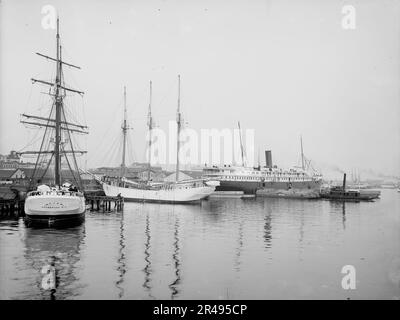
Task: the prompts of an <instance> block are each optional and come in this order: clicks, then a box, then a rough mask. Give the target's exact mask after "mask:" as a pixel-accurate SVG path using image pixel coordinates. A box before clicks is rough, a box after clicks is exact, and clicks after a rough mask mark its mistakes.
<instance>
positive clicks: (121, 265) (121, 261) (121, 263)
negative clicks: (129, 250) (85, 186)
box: [116, 212, 126, 299]
mask: <svg viewBox="0 0 400 320" xmlns="http://www.w3.org/2000/svg"><path fill="white" fill-rule="evenodd" d="M119 231H120V232H119V256H118V267H117V271H118V273H119V274H118V280H117V282H116V287H117V288H118V290H119V294H118V297H119V298H120V299H121V298H122V297H123V296H124V288H123V286H122V284H123V282H124V275H125V273H126V256H125V246H126V245H125V235H124V231H125V224H124V213H123V212H122V213H121V219H120V227H119Z"/></svg>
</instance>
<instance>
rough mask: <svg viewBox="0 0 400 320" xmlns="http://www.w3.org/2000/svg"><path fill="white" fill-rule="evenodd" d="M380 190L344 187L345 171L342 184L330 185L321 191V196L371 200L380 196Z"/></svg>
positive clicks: (349, 199) (350, 199)
mask: <svg viewBox="0 0 400 320" xmlns="http://www.w3.org/2000/svg"><path fill="white" fill-rule="evenodd" d="M380 194H381V193H380V191H375V190H350V189H346V173H345V174H344V175H343V186H332V187H330V188H329V189H328V190H325V191H321V197H322V198H326V199H330V200H340V201H362V200H363V201H372V200H375V199H378V198H379V197H380Z"/></svg>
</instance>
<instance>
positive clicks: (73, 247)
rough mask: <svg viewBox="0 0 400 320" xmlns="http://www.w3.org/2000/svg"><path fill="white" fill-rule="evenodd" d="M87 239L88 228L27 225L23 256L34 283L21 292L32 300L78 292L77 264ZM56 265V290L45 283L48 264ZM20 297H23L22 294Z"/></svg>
mask: <svg viewBox="0 0 400 320" xmlns="http://www.w3.org/2000/svg"><path fill="white" fill-rule="evenodd" d="M84 238H85V227H84V225H80V226H77V227H73V228H66V229H40V228H39V229H37V228H25V234H24V244H25V251H24V258H25V261H26V264H27V265H28V267H30V268H28V272H29V276H31V277H33V278H31V279H30V280H31V281H32V282H33V283H31V285H30V286H28V287H27V288H26V291H24V292H22V293H21V296H26V297H29V298H30V299H32V298H34V297H37V298H41V299H65V298H71V297H73V296H75V295H77V294H78V291H79V288H78V282H79V281H78V280H79V277H78V274H77V272H78V267H77V263H78V262H79V260H80V250H81V246H82V243H83V240H84ZM49 265H50V266H53V267H54V268H55V274H56V283H55V288H54V289H53V290H46V287H44V286H43V283H42V281H43V278H44V276H45V275H43V274H42V273H41V271H42V269H43V268H44V267H46V266H49ZM19 298H20V297H19Z"/></svg>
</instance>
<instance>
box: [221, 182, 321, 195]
mask: <svg viewBox="0 0 400 320" xmlns="http://www.w3.org/2000/svg"><path fill="white" fill-rule="evenodd" d="M320 187H321V181H320V180H316V181H293V182H284V181H265V182H259V181H228V180H220V185H219V186H218V187H217V188H216V189H215V191H243V193H244V194H256V193H257V194H259V195H267V194H271V195H272V194H273V193H275V192H276V191H280V190H299V191H302V190H304V191H307V190H310V191H316V192H319V189H320Z"/></svg>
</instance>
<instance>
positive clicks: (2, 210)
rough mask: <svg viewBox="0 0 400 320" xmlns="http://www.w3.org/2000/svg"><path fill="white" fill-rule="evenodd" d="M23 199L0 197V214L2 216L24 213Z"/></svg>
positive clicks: (19, 215)
mask: <svg viewBox="0 0 400 320" xmlns="http://www.w3.org/2000/svg"><path fill="white" fill-rule="evenodd" d="M24 204H25V201H24V200H20V199H0V215H1V216H2V217H12V216H15V217H21V216H24V215H25V212H24Z"/></svg>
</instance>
